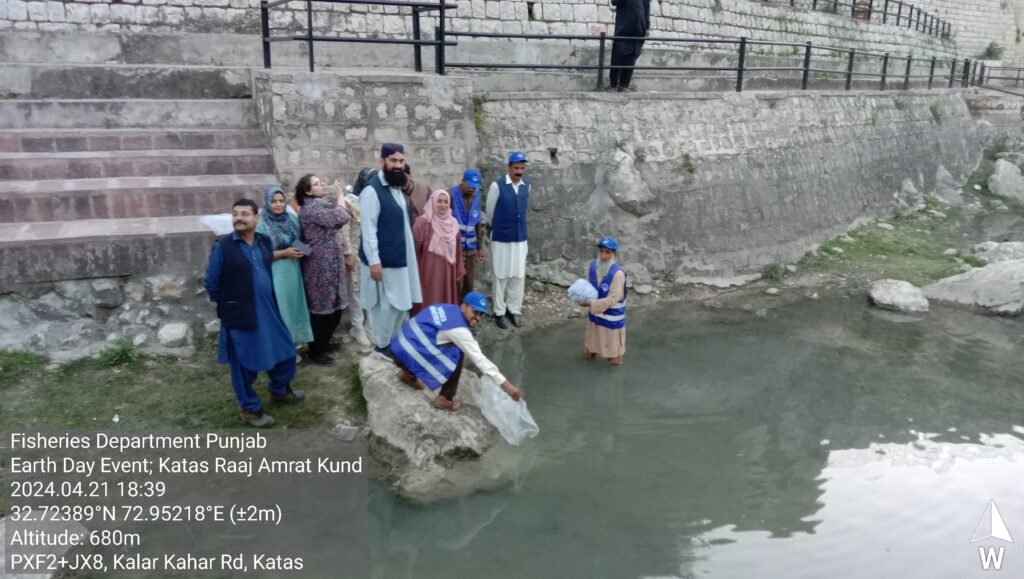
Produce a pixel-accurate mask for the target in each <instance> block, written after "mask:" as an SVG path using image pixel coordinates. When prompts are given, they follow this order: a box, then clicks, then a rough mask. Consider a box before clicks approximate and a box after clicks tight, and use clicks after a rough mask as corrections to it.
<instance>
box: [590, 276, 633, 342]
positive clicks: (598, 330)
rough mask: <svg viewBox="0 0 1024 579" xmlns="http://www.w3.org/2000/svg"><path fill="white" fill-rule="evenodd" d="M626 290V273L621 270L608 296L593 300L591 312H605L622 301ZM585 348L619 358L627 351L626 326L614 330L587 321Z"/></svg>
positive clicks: (613, 278) (615, 277) (613, 281)
mask: <svg viewBox="0 0 1024 579" xmlns="http://www.w3.org/2000/svg"><path fill="white" fill-rule="evenodd" d="M625 291H626V274H625V273H624V272H623V271H622V270H619V271H617V272H615V275H614V276H613V277H612V285H611V288H609V290H608V296H607V297H604V298H601V299H595V300H591V302H590V313H592V314H595V315H596V314H603V313H604V311H605V310H607V309H608V308H610V307H612V306H614V305H615V304H617V303H619V302H620V301H622V296H623V295H624V294H625ZM583 348H584V349H585V350H586V351H587V352H589V353H592V354H597V355H598V356H601V357H602V358H617V357H619V356H622V355H623V354H625V353H626V328H624V327H623V328H619V329H617V330H613V329H611V328H606V327H604V326H599V325H597V324H595V323H594V322H591V321H588V322H587V332H586V334H584V336H583Z"/></svg>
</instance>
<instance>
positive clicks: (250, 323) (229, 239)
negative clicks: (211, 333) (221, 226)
mask: <svg viewBox="0 0 1024 579" xmlns="http://www.w3.org/2000/svg"><path fill="white" fill-rule="evenodd" d="M240 243H245V242H244V241H242V238H241V237H239V236H238V233H235V232H231V233H229V234H227V235H222V236H220V237H218V238H217V241H216V243H215V244H214V250H213V251H211V252H210V258H211V259H210V264H209V266H208V267H207V270H206V279H205V280H204V286H205V287H206V293H207V294H208V295H209V296H210V299H211V300H212V301H214V302H216V303H217V317H218V318H220V321H221V324H222V325H223V326H224V327H225V328H231V329H235V330H252V329H255V328H256V302H255V299H256V295H255V291H256V290H255V288H254V287H253V282H252V264H250V263H249V259H248V258H247V257H246V255H245V253H244V252H243V251H242V248H241V247H239V244H240ZM254 244H255V245H256V247H258V248H259V250H260V253H261V255H262V257H263V265H264V267H265V268H266V271H268V272H269V271H271V264H272V263H273V261H274V249H273V247H271V244H270V238H269V237H267V236H266V235H263V234H262V233H256V240H255V241H254ZM217 247H219V248H220V254H221V259H219V260H218V259H214V257H215V253H216V251H215V250H216V248H217ZM275 299H276V298H275Z"/></svg>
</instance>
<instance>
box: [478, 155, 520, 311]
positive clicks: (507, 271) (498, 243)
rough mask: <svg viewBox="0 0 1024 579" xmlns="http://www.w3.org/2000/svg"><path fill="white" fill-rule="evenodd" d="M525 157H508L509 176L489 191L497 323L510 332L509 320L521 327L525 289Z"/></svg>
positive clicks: (488, 209) (496, 182) (493, 184)
mask: <svg viewBox="0 0 1024 579" xmlns="http://www.w3.org/2000/svg"><path fill="white" fill-rule="evenodd" d="M524 173H526V155H525V154H524V153H522V152H520V151H513V152H512V153H511V154H510V155H509V156H508V174H507V175H505V176H504V177H502V178H500V179H498V180H497V181H495V182H494V183H491V187H490V189H488V190H487V215H488V216H490V221H491V259H492V260H493V261H492V263H493V264H494V321H495V323H496V324H497V325H498V327H499V328H501V329H503V330H505V329H508V325H506V323H505V318H506V316H507V317H508V321H510V322H512V325H513V326H516V327H519V316H520V315H522V313H523V291H524V289H525V288H526V250H527V247H526V206H527V202H528V201H529V199H530V182H529V181H527V180H526V179H524V178H523V174H524Z"/></svg>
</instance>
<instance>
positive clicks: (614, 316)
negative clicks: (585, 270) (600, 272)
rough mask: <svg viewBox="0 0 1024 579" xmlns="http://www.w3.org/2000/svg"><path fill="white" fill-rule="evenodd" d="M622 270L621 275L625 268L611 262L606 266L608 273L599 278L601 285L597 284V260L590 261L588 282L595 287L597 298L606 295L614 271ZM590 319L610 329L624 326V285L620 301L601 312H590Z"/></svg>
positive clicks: (623, 273)
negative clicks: (601, 278)
mask: <svg viewBox="0 0 1024 579" xmlns="http://www.w3.org/2000/svg"><path fill="white" fill-rule="evenodd" d="M620 270H621V271H622V275H626V270H624V269H622V267H621V266H620V265H619V264H617V263H613V264H612V266H611V267H610V268H608V275H606V276H604V279H603V280H601V285H598V284H597V260H596V259H595V260H593V261H591V262H590V284H591V285H592V286H594V287H596V288H597V297H598V299H601V298H606V297H608V291H609V290H611V287H612V278H614V277H615V272H617V271H620ZM590 321H591V322H594V323H595V324H597V325H599V326H604V327H606V328H610V329H612V330H618V329H619V328H625V327H626V287H625V285H623V287H622V301H620V302H619V303H617V304H615V305H614V306H612V307H610V308H608V309H607V310H605V311H604V313H603V314H590Z"/></svg>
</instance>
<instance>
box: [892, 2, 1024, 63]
mask: <svg viewBox="0 0 1024 579" xmlns="http://www.w3.org/2000/svg"><path fill="white" fill-rule="evenodd" d="M875 3H876V4H877V3H878V1H877V0H876V2H875ZM913 3H914V4H915V5H917V6H919V7H920V8H921V9H922V10H925V11H926V12H929V13H931V14H935V15H937V16H939V17H940V18H943V19H945V20H948V21H950V22H952V23H953V36H954V37H955V38H956V42H957V46H958V47H959V49H960V53H961V56H962V57H964V58H975V57H977V56H980V55H981V54H982V53H983V52H984V51H985V48H986V47H987V46H988V45H989V43H991V42H995V43H996V44H998V45H1000V46H1002V47H1003V48H1004V49H1005V52H1004V54H1003V59H1004V60H1005V61H1007V62H1020V61H1021V60H1022V58H1024V45H1022V44H1021V39H1020V29H1021V28H1024V26H1022V22H1024V0H970V1H964V0H913Z"/></svg>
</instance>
